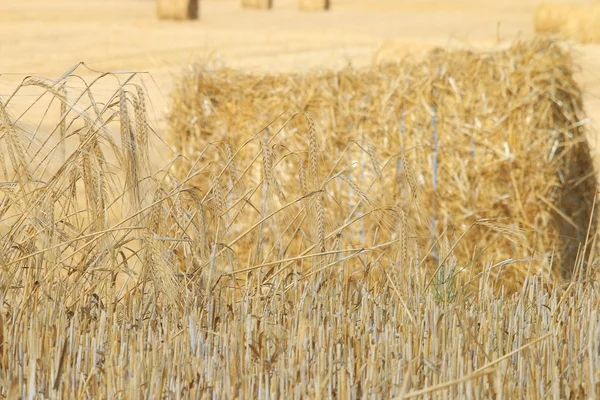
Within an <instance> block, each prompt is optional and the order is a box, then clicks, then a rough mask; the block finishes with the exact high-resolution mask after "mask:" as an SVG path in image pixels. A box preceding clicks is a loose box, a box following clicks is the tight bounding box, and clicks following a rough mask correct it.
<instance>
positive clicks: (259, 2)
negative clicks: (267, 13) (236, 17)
mask: <svg viewBox="0 0 600 400" xmlns="http://www.w3.org/2000/svg"><path fill="white" fill-rule="evenodd" d="M242 7H243V8H255V9H258V10H269V9H271V8H273V0H242Z"/></svg>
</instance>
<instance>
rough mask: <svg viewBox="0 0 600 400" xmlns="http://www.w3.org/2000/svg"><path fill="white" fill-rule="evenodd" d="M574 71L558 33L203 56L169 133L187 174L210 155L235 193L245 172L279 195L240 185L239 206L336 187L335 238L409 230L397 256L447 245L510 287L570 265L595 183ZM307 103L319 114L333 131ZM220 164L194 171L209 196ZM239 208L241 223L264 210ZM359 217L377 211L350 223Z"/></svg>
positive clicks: (373, 237) (242, 251) (329, 240)
mask: <svg viewBox="0 0 600 400" xmlns="http://www.w3.org/2000/svg"><path fill="white" fill-rule="evenodd" d="M572 69H573V64H572V60H571V57H570V55H569V53H567V52H565V51H564V50H563V49H562V48H561V47H560V46H559V45H557V44H556V43H555V42H553V41H551V40H547V39H539V40H535V41H532V42H525V43H516V44H515V45H514V46H513V47H511V48H510V49H509V50H506V51H499V52H494V53H474V52H470V51H455V52H448V51H443V50H435V51H432V52H431V53H429V54H428V55H427V56H426V57H425V58H424V59H423V60H417V61H415V60H410V59H405V60H404V61H403V62H401V63H394V64H385V65H377V66H373V67H370V68H365V69H352V68H347V69H343V70H341V71H337V72H333V71H322V72H316V73H310V74H298V75H250V74H244V73H241V72H239V71H235V70H231V69H227V68H221V69H216V70H211V69H209V68H206V67H202V66H195V67H194V68H191V69H189V71H190V72H188V73H186V74H185V75H184V76H183V77H182V79H181V81H180V83H179V85H178V88H177V89H176V91H175V92H174V96H173V99H172V106H171V111H170V130H169V141H170V143H172V144H173V145H174V146H175V147H176V149H177V151H178V152H180V153H181V154H182V155H184V156H185V157H187V158H188V160H189V161H190V164H188V165H187V166H186V168H183V167H179V168H180V169H179V170H178V172H177V175H178V176H179V178H180V179H184V178H185V177H186V176H187V177H189V175H188V173H187V171H188V169H187V168H189V166H190V165H192V164H194V165H206V163H207V162H210V163H211V164H210V165H212V166H213V167H215V168H217V170H216V171H213V172H211V174H213V175H215V176H216V175H218V176H220V177H221V178H222V182H221V183H220V184H219V185H220V186H221V187H224V186H227V185H229V187H231V188H232V189H231V190H230V193H234V192H235V190H234V189H235V187H236V186H239V182H240V181H241V179H240V178H239V177H240V174H241V172H242V171H243V172H244V174H245V179H246V180H248V181H250V182H252V184H251V185H252V186H255V187H258V186H260V182H261V180H262V182H263V184H265V182H266V187H267V191H266V192H265V191H264V190H263V191H262V192H261V191H259V190H255V191H249V192H244V190H243V189H240V190H239V191H238V192H237V193H238V195H237V196H238V198H234V199H233V200H232V201H231V203H232V204H234V205H235V204H238V205H239V204H241V203H250V204H253V206H252V208H253V209H254V210H260V208H261V206H260V204H261V203H262V204H264V203H265V198H266V199H267V201H271V200H269V199H273V200H272V201H274V202H276V204H274V205H273V206H272V208H271V210H276V209H280V208H281V207H283V205H284V204H285V203H286V201H291V200H292V199H295V198H299V197H300V196H302V195H306V194H307V193H310V192H311V191H314V190H317V191H320V192H319V193H323V195H322V196H321V207H322V209H321V210H320V211H321V214H323V213H324V214H325V218H322V217H321V220H323V219H324V220H325V221H326V224H325V227H326V230H327V235H321V236H323V237H325V238H326V240H325V243H324V245H322V249H327V250H330V249H336V248H337V249H339V248H356V247H363V248H369V247H371V246H378V245H380V244H381V243H383V242H385V243H387V242H389V241H398V242H399V243H401V244H400V245H399V247H398V248H394V249H392V250H393V251H390V252H389V253H388V254H387V256H389V257H392V254H395V255H394V257H397V258H394V259H393V260H391V261H390V260H388V261H389V263H388V264H387V265H390V264H391V265H401V264H402V262H401V260H405V259H406V254H407V253H410V254H411V255H412V256H415V257H416V258H417V259H420V258H422V256H423V255H424V254H425V253H426V252H427V250H428V249H430V248H432V249H433V250H432V251H431V253H430V256H429V258H428V260H429V261H430V263H429V265H430V266H433V268H436V267H437V265H439V264H438V263H443V262H445V263H446V264H448V263H450V261H449V260H454V261H452V263H453V264H454V265H455V266H456V267H460V268H463V267H470V268H469V270H471V271H481V270H482V268H484V267H486V266H487V267H489V266H490V265H491V264H492V263H493V264H494V265H496V266H497V267H496V268H492V273H493V274H497V275H500V274H502V276H503V279H505V281H506V282H507V283H508V284H511V283H517V282H521V281H522V280H523V278H524V276H525V275H526V274H527V273H528V272H531V273H541V274H546V275H552V274H554V275H555V276H563V275H569V274H570V273H571V271H572V269H573V268H574V266H575V265H576V259H577V254H578V251H579V246H581V244H582V243H583V242H584V241H585V238H586V229H587V228H588V225H589V224H590V215H591V209H592V205H593V202H594V198H595V190H596V177H595V174H594V171H593V166H592V159H591V157H590V153H589V147H588V143H587V141H586V138H585V133H584V128H583V120H584V113H583V109H582V99H581V92H580V89H579V88H578V86H577V85H576V83H575V81H574V79H573V77H572ZM297 112H300V113H302V112H305V113H307V114H308V115H310V116H312V119H313V120H314V121H315V124H316V126H317V127H318V129H319V131H320V132H322V135H321V136H319V135H316V134H314V133H312V132H313V131H314V127H312V126H311V123H310V120H307V119H306V118H303V117H302V115H295V114H294V113H297ZM270 122H271V124H270V125H269V126H268V127H267V128H266V129H264V128H265V126H266V125H267V124H268V123H270ZM253 135H254V136H253ZM224 144H227V146H228V147H224ZM207 146H208V147H207ZM315 149H317V150H316V151H315ZM315 154H318V156H319V161H318V163H317V162H316V161H315V162H313V161H312V160H313V158H314V159H316V155H315ZM261 160H262V161H261ZM261 162H262V164H261ZM196 163H197V164H196ZM234 164H235V170H236V171H237V172H235V173H233V172H231V174H230V172H229V169H231V167H232V165H234ZM265 164H266V165H265ZM317 164H318V171H317V170H316V168H314V169H315V171H314V173H313V172H311V171H309V170H310V169H311V168H313V167H311V165H313V166H314V165H317ZM192 170H193V168H192ZM232 171H233V170H232ZM306 171H308V172H306ZM207 174H208V172H207V171H205V170H203V171H198V172H196V176H195V177H194V178H193V179H191V180H189V182H188V183H189V184H193V185H195V186H196V187H197V188H199V189H200V190H201V191H202V192H205V193H209V192H210V191H211V188H210V187H209V186H210V185H209V184H208V183H207V182H211V181H213V180H209V179H207ZM231 175H235V176H236V177H237V178H235V177H234V178H231ZM306 176H309V178H310V176H316V177H313V178H311V179H313V180H312V181H311V179H308V180H307V178H306ZM226 177H229V178H227V179H225V178H226ZM226 180H229V183H225V181H226ZM307 181H308V183H306V182H307ZM269 188H270V189H269ZM213 189H214V184H213ZM239 193H245V194H239ZM261 193H262V194H261ZM265 193H266V194H265ZM240 198H241V199H242V200H241V201H240ZM283 198H285V199H287V200H286V201H280V199H283ZM232 207H234V206H232ZM230 209H233V208H230ZM286 211H290V208H286ZM298 213H301V210H298ZM292 214H293V213H292ZM239 215H240V216H239V217H238V218H237V220H236V224H237V225H238V227H239V229H240V230H241V231H244V230H245V229H246V228H247V227H250V226H254V225H256V224H257V223H258V221H260V218H261V217H260V213H258V212H257V211H244V212H240V214H239ZM262 215H264V213H263V214H262ZM357 215H358V216H360V215H363V216H365V218H363V219H362V221H361V223H360V224H359V225H356V226H355V227H354V228H352V227H349V228H346V227H345V226H346V225H345V224H346V223H347V221H349V220H352V218H355V217H356V216H357ZM366 217H369V218H366ZM291 218H292V215H289V214H288V215H285V216H282V220H281V221H280V222H279V224H281V226H286V222H285V221H289V220H290V219H291ZM307 221H308V223H307V224H305V225H302V224H299V225H298V226H296V228H297V229H295V230H294V229H292V231H301V232H310V229H314V225H317V223H316V221H317V219H316V218H313V219H310V218H307ZM278 226H279V225H278V223H274V224H273V225H272V226H271V227H270V228H269V229H270V230H269V233H270V234H271V235H272V237H280V238H286V240H287V242H286V241H284V242H286V243H288V242H289V243H291V242H292V241H293V239H292V238H290V237H287V236H286V235H288V234H289V232H287V231H286V232H283V228H281V227H278ZM352 229H354V230H353V231H352ZM336 232H338V234H337V236H335V235H334V233H336ZM348 232H350V233H353V234H349V233H348ZM329 233H331V235H329ZM306 234H307V235H308V237H309V238H310V239H311V240H313V242H316V241H317V239H316V237H315V236H310V235H309V234H308V233H306ZM340 235H341V236H340ZM282 241H283V240H282ZM238 244H239V243H238ZM245 246H246V247H244V248H242V247H241V244H240V247H238V248H236V249H233V251H235V252H236V254H237V255H238V256H239V257H241V258H242V259H244V257H246V258H248V257H247V251H248V248H251V246H252V245H251V243H246V244H245ZM287 248H288V249H291V248H294V247H293V246H292V245H289V246H288V247H287ZM303 249H304V247H302V246H300V248H299V249H295V248H294V251H298V252H300V251H301V250H303ZM449 249H451V250H449ZM394 251H395V252H396V253H394ZM296 254H297V253H293V254H289V255H283V257H285V256H288V257H289V256H295V255H296ZM398 254H403V256H397V255H398ZM280 256H282V255H281V254H280ZM507 260H508V261H507ZM380 262H381V261H380ZM530 262H531V263H532V264H531V265H533V266H534V268H533V269H532V270H531V271H528V269H529V268H530Z"/></svg>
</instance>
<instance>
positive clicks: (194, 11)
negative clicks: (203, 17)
mask: <svg viewBox="0 0 600 400" xmlns="http://www.w3.org/2000/svg"><path fill="white" fill-rule="evenodd" d="M198 14H199V12H198V0H156V15H157V16H158V19H171V20H180V21H184V20H192V19H198Z"/></svg>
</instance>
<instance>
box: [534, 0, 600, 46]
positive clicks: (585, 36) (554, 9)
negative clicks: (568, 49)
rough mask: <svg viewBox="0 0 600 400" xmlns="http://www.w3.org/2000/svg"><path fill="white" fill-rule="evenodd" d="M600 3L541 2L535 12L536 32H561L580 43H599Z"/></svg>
mask: <svg viewBox="0 0 600 400" xmlns="http://www.w3.org/2000/svg"><path fill="white" fill-rule="evenodd" d="M599 19H600V5H598V4H545V3H544V4H541V5H539V6H538V8H537V9H536V13H535V31H536V33H547V34H560V36H561V37H562V38H564V39H569V40H574V41H577V42H580V43H599V42H600V27H599V26H598V23H597V22H598V21H599Z"/></svg>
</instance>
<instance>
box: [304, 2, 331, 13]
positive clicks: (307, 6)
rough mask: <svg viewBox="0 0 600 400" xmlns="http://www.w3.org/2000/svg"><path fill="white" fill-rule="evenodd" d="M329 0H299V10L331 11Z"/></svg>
mask: <svg viewBox="0 0 600 400" xmlns="http://www.w3.org/2000/svg"><path fill="white" fill-rule="evenodd" d="M329 7H330V2H329V0H298V8H299V9H300V10H302V11H322V10H329Z"/></svg>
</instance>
